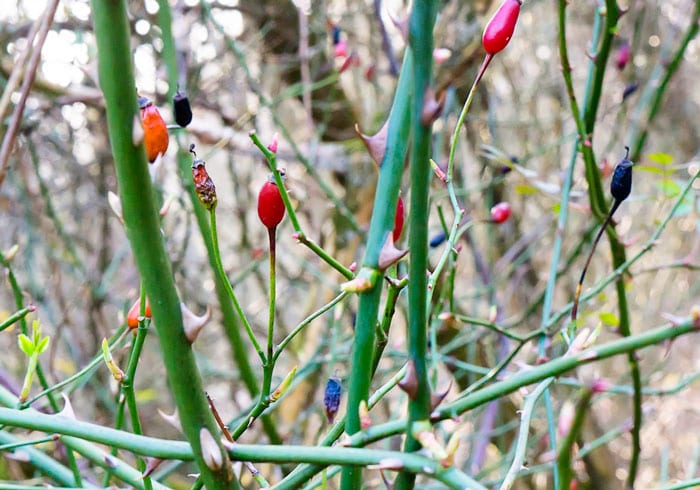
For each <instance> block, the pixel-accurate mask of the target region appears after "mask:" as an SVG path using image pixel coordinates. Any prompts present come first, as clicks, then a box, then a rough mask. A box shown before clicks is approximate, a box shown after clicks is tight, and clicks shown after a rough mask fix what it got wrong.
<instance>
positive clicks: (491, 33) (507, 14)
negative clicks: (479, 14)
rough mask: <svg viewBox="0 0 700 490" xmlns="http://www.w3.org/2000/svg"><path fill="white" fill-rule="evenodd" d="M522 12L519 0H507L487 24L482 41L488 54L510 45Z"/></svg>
mask: <svg viewBox="0 0 700 490" xmlns="http://www.w3.org/2000/svg"><path fill="white" fill-rule="evenodd" d="M518 14H520V1H519V0H505V2H503V3H502V4H501V6H500V7H498V10H496V13H494V14H493V17H491V20H489V22H488V24H486V28H485V29H484V35H483V37H482V38H481V42H482V44H483V45H484V49H485V50H486V52H487V53H488V54H491V55H494V54H496V53H498V52H499V51H501V50H502V49H503V48H505V47H506V46H507V45H508V42H509V41H510V38H511V37H512V36H513V31H514V30H515V24H516V23H517V21H518Z"/></svg>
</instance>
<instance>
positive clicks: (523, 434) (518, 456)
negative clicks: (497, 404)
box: [500, 378, 554, 490]
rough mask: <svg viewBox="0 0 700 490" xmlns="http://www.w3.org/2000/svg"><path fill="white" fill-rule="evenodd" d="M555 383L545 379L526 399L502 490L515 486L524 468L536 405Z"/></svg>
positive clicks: (551, 379)
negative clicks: (511, 459)
mask: <svg viewBox="0 0 700 490" xmlns="http://www.w3.org/2000/svg"><path fill="white" fill-rule="evenodd" d="M553 381H554V378H548V379H545V380H544V381H542V382H541V383H540V384H539V385H537V387H536V388H535V389H534V390H532V392H530V393H529V394H528V395H527V396H526V397H525V404H524V406H523V409H522V411H521V413H520V430H519V431H518V439H517V440H516V443H515V455H514V456H513V463H511V465H510V468H509V469H508V473H506V476H505V478H504V479H503V482H502V483H501V486H500V490H509V489H510V488H511V487H512V486H513V483H514V482H515V479H516V478H517V476H518V473H520V470H522V468H523V461H524V460H525V452H526V450H527V440H528V436H529V435H530V421H531V420H532V415H533V414H534V412H535V404H536V403H537V400H539V398H540V397H541V396H542V395H543V394H544V393H545V392H546V391H547V389H548V387H549V385H550V384H552V382H553Z"/></svg>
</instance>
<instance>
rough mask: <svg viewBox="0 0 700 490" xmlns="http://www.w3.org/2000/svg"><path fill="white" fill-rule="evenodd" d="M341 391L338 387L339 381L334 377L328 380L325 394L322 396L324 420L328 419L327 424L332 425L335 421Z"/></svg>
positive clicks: (339, 386)
mask: <svg viewBox="0 0 700 490" xmlns="http://www.w3.org/2000/svg"><path fill="white" fill-rule="evenodd" d="M341 391H342V387H341V385H340V379H339V378H337V377H336V376H332V377H330V378H328V382H327V383H326V392H325V394H324V396H323V405H324V406H325V407H326V419H328V423H329V424H332V423H333V420H335V416H336V414H337V413H338V407H339V406H340V393H341Z"/></svg>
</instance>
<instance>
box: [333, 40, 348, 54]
mask: <svg viewBox="0 0 700 490" xmlns="http://www.w3.org/2000/svg"><path fill="white" fill-rule="evenodd" d="M333 55H334V56H335V57H336V58H345V57H346V56H347V55H348V42H347V41H345V40H343V41H338V43H336V45H335V46H334V47H333Z"/></svg>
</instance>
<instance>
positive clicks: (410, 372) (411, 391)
mask: <svg viewBox="0 0 700 490" xmlns="http://www.w3.org/2000/svg"><path fill="white" fill-rule="evenodd" d="M399 388H401V389H402V390H403V391H405V392H406V394H407V395H408V397H409V398H410V399H411V400H415V399H416V396H417V395H418V373H417V372H416V364H415V362H413V360H410V361H408V364H407V365H406V374H405V375H404V377H403V378H401V381H399Z"/></svg>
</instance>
